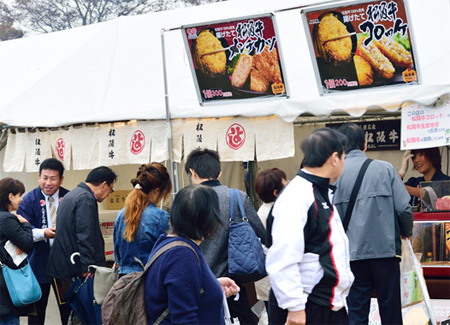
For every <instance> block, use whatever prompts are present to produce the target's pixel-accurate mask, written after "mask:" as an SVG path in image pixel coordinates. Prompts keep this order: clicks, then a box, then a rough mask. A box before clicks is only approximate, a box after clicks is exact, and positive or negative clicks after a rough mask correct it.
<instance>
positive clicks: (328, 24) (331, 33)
mask: <svg viewBox="0 0 450 325" xmlns="http://www.w3.org/2000/svg"><path fill="white" fill-rule="evenodd" d="M302 17H303V24H304V26H305V31H306V33H307V39H308V43H309V47H310V52H311V56H312V59H313V64H314V68H315V71H316V76H317V83H318V86H319V91H320V93H321V94H328V93H333V92H342V91H348V90H353V89H365V88H374V87H380V86H389V85H415V84H418V83H419V76H418V71H417V62H416V60H415V59H414V51H413V44H412V43H413V39H412V38H413V37H412V30H411V24H410V22H409V20H408V17H407V9H406V7H405V3H404V1H403V0H392V1H360V2H356V4H353V3H352V5H347V6H342V7H330V6H329V5H328V6H322V7H312V8H307V9H304V10H302Z"/></svg>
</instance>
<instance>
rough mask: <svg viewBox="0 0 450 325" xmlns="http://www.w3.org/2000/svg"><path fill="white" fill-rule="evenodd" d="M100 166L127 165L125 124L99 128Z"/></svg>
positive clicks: (112, 124) (109, 124)
mask: <svg viewBox="0 0 450 325" xmlns="http://www.w3.org/2000/svg"><path fill="white" fill-rule="evenodd" d="M99 130H100V136H99V147H98V165H99V166H116V165H124V164H127V134H126V129H125V123H123V122H122V123H108V124H102V125H101V126H100V127H99Z"/></svg>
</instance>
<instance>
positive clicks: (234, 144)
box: [225, 123, 245, 150]
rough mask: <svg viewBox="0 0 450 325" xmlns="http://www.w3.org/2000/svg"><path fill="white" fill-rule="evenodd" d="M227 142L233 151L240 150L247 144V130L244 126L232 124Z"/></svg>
mask: <svg viewBox="0 0 450 325" xmlns="http://www.w3.org/2000/svg"><path fill="white" fill-rule="evenodd" d="M225 141H226V142H227V145H228V146H229V147H230V148H231V149H233V150H238V149H239V148H240V147H242V146H243V145H244V143H245V129H244V128H243V127H242V125H240V124H237V123H234V124H232V125H231V126H230V127H229V128H228V130H227V134H226V135H225Z"/></svg>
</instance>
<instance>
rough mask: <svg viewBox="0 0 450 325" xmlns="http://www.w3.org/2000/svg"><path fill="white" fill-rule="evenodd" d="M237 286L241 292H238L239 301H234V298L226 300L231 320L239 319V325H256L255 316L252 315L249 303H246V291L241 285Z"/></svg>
mask: <svg viewBox="0 0 450 325" xmlns="http://www.w3.org/2000/svg"><path fill="white" fill-rule="evenodd" d="M238 286H239V288H241V291H239V300H238V301H234V298H235V296H231V297H230V298H228V299H227V301H228V308H229V309H230V314H231V318H239V323H241V325H247V324H250V325H256V324H257V322H256V318H255V314H253V311H252V309H251V306H250V302H249V301H248V297H247V290H246V289H245V287H244V286H243V285H241V284H238Z"/></svg>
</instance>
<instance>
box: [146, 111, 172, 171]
mask: <svg viewBox="0 0 450 325" xmlns="http://www.w3.org/2000/svg"><path fill="white" fill-rule="evenodd" d="M150 131H151V135H152V136H151V137H152V147H151V155H150V161H152V162H163V161H165V160H169V144H168V142H167V137H168V134H167V123H166V121H164V120H161V121H150Z"/></svg>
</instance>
